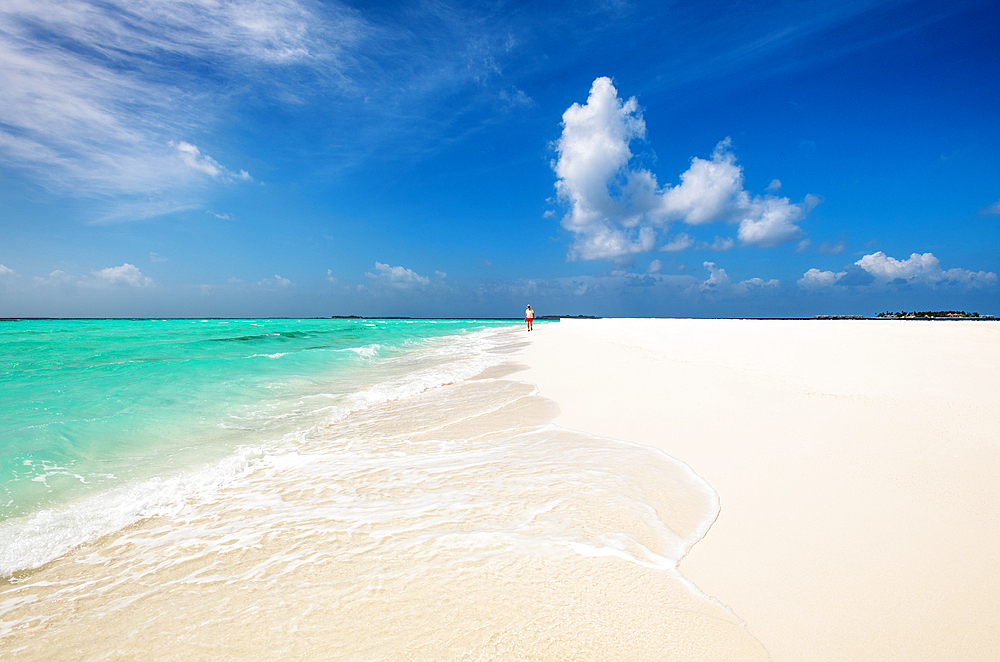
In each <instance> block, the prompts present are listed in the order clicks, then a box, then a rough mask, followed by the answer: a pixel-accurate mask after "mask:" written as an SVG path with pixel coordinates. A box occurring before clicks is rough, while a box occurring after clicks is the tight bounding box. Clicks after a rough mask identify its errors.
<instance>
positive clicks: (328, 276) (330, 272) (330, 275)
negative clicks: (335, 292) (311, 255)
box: [326, 269, 337, 284]
mask: <svg viewBox="0 0 1000 662" xmlns="http://www.w3.org/2000/svg"><path fill="white" fill-rule="evenodd" d="M326 279H327V280H328V281H330V282H331V283H334V284H336V283H337V278H336V276H334V275H333V269H327V270H326Z"/></svg>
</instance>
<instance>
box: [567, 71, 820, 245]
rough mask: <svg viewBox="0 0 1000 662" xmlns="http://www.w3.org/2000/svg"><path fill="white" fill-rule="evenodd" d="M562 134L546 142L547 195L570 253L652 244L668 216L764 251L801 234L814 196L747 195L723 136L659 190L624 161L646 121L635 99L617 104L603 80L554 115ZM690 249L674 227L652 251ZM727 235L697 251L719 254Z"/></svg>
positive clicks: (618, 100) (629, 160)
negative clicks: (559, 214)
mask: <svg viewBox="0 0 1000 662" xmlns="http://www.w3.org/2000/svg"><path fill="white" fill-rule="evenodd" d="M562 125H563V130H562V135H561V136H560V137H559V140H558V141H557V142H556V144H555V149H556V152H557V153H558V159H557V160H556V161H554V162H553V164H552V168H553V170H554V171H555V173H556V176H557V181H556V191H557V193H558V197H559V199H560V200H561V201H562V202H563V203H564V204H565V205H566V206H567V207H568V211H567V213H566V215H565V216H564V217H563V219H562V225H563V227H564V228H566V229H567V230H569V231H571V232H573V234H574V236H575V239H574V242H573V244H572V245H571V246H570V250H569V255H568V257H569V259H571V260H573V259H583V260H594V259H615V260H622V259H625V258H628V256H630V255H633V254H636V253H644V252H648V251H651V250H654V249H655V247H656V244H657V242H658V241H659V232H660V231H661V230H662V229H665V228H666V227H668V225H669V224H670V223H671V222H674V221H681V222H683V223H686V224H687V225H691V226H698V225H706V224H711V223H718V222H722V223H728V224H733V225H738V230H737V238H738V239H739V241H740V243H741V244H742V245H744V246H755V247H760V248H766V247H770V246H777V245H779V244H784V243H787V242H790V241H793V240H795V239H798V238H800V237H801V236H802V235H803V231H802V229H801V228H800V227H799V226H798V225H797V224H798V223H799V222H800V221H801V220H802V219H803V218H805V215H806V214H807V213H808V212H809V210H810V209H812V208H813V207H815V206H816V205H817V204H818V203H819V198H817V197H816V196H813V195H807V196H806V197H805V198H804V200H803V201H802V202H801V203H792V202H791V201H790V200H789V199H788V198H786V197H779V196H777V195H774V193H773V191H776V190H777V188H778V187H779V186H780V182H778V181H777V180H774V181H773V182H772V184H771V189H770V190H771V192H768V193H766V194H765V195H763V196H761V195H752V194H751V193H750V192H749V191H747V190H746V189H745V188H744V185H743V166H741V165H738V164H737V163H736V156H735V154H734V152H733V150H732V145H731V142H730V140H729V139H728V138H727V139H726V140H723V141H722V142H720V143H719V144H718V145H716V147H715V150H714V151H713V152H712V155H711V158H708V159H703V158H699V157H694V158H692V159H691V166H690V167H689V168H688V169H687V170H686V171H685V172H683V173H681V175H680V183H679V184H677V185H673V186H671V185H669V184H667V185H664V186H661V185H660V184H659V183H658V181H657V178H656V175H654V174H653V173H652V172H650V171H649V170H646V169H644V168H641V167H637V166H635V165H633V163H632V157H633V154H632V150H631V147H630V145H631V143H632V141H634V140H641V139H643V138H645V136H646V124H645V121H644V120H643V118H642V114H641V112H640V110H639V105H638V101H637V100H636V99H635V97H632V98H629V99H628V100H627V101H623V100H622V99H621V98H619V97H618V90H617V89H616V88H615V86H614V84H613V83H612V82H611V79H610V78H606V77H602V78H598V79H596V80H595V81H594V83H593V86H592V87H591V89H590V94H589V96H588V98H587V102H586V103H585V104H583V105H581V104H578V103H574V104H573V105H572V106H570V107H569V109H567V110H566V112H565V113H564V114H563V122H562ZM693 245H695V242H694V241H693V240H691V238H690V237H688V236H687V235H686V234H684V233H681V234H680V235H678V236H675V237H674V238H673V239H671V240H670V241H668V242H666V243H665V244H663V246H662V247H661V250H667V251H677V250H683V249H685V248H688V247H690V246H693ZM731 246H732V243H731V240H728V241H727V240H726V239H722V238H717V239H716V243H715V244H714V245H708V244H704V245H703V246H699V247H702V248H713V249H715V250H726V249H727V248H729V247H731Z"/></svg>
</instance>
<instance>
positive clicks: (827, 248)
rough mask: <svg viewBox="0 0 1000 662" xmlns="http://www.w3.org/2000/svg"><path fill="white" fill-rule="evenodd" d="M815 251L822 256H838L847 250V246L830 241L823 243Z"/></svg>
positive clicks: (840, 242)
mask: <svg viewBox="0 0 1000 662" xmlns="http://www.w3.org/2000/svg"><path fill="white" fill-rule="evenodd" d="M817 250H818V251H819V252H820V253H823V254H824V255H840V254H841V253H843V252H844V251H845V250H847V244H845V243H844V242H843V241H838V242H836V243H834V242H832V241H824V242H823V243H822V244H820V245H819V248H818V249H817Z"/></svg>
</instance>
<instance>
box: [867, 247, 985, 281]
mask: <svg viewBox="0 0 1000 662" xmlns="http://www.w3.org/2000/svg"><path fill="white" fill-rule="evenodd" d="M855 264H856V265H858V266H859V267H861V268H862V269H864V270H865V271H867V272H868V273H870V274H871V275H872V276H874V277H875V283H876V284H879V285H884V284H887V283H890V282H895V281H899V280H902V281H905V282H907V283H923V284H925V285H931V286H934V285H938V284H947V283H957V284H963V285H967V286H969V287H981V286H983V285H990V284H995V283H996V282H997V275H996V274H995V273H993V272H986V271H969V270H968V269H958V268H955V269H948V270H947V271H945V270H943V269H942V268H941V261H940V260H938V259H937V258H936V257H934V254H933V253H924V254H922V255H921V254H920V253H913V254H912V255H910V257H909V258H907V259H906V260H897V259H896V258H893V257H889V256H887V255H886V254H885V253H883V252H882V251H878V252H877V253H872V254H871V255H865V256H864V257H863V258H861V259H860V260H858V261H857V262H855Z"/></svg>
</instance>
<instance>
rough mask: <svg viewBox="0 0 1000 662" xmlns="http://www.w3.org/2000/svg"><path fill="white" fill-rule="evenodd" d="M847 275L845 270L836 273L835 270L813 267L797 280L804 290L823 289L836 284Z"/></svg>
mask: <svg viewBox="0 0 1000 662" xmlns="http://www.w3.org/2000/svg"><path fill="white" fill-rule="evenodd" d="M845 275H847V274H846V273H844V272H840V273H834V272H833V271H820V270H819V269H815V268H813V269H810V270H809V271H807V272H805V273H804V274H802V278H800V279H799V280H798V281H796V282H797V283H798V285H799V287H800V288H802V289H803V290H821V289H823V288H826V287H832V286H833V285H836V284H837V281H838V280H840V279H841V278H843V277H844V276H845Z"/></svg>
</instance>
